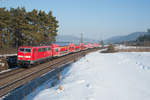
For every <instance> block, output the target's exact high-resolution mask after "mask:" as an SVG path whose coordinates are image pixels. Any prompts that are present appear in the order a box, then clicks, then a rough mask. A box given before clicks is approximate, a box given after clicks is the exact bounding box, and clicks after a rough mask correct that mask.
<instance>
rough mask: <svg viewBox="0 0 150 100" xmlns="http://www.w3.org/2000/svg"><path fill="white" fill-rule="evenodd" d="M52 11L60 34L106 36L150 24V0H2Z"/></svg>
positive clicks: (4, 4) (1, 1) (7, 4)
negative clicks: (57, 22)
mask: <svg viewBox="0 0 150 100" xmlns="http://www.w3.org/2000/svg"><path fill="white" fill-rule="evenodd" d="M18 6H19V7H25V8H26V9H27V10H28V11H31V10H32V9H38V10H44V11H46V12H48V11H50V10H51V11H52V12H53V15H54V16H56V18H57V20H58V21H59V25H60V27H59V33H58V34H60V35H63V34H67V35H68V34H69V35H74V36H78V35H79V36H80V33H83V34H84V37H88V38H92V39H106V38H109V37H111V36H117V35H125V34H129V33H132V32H137V31H146V30H147V28H150V0H0V7H7V8H10V7H13V8H16V7H18Z"/></svg>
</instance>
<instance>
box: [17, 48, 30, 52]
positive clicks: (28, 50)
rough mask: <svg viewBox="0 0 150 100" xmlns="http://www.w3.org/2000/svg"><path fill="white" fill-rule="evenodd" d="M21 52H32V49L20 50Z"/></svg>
mask: <svg viewBox="0 0 150 100" xmlns="http://www.w3.org/2000/svg"><path fill="white" fill-rule="evenodd" d="M19 52H31V48H19Z"/></svg>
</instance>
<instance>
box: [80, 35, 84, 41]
mask: <svg viewBox="0 0 150 100" xmlns="http://www.w3.org/2000/svg"><path fill="white" fill-rule="evenodd" d="M80 42H81V43H83V33H81V41H80Z"/></svg>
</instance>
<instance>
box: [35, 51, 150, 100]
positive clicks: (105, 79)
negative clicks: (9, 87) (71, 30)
mask: <svg viewBox="0 0 150 100" xmlns="http://www.w3.org/2000/svg"><path fill="white" fill-rule="evenodd" d="M149 58H150V53H112V54H111V53H108V54H102V53H99V52H95V53H90V54H88V55H87V56H85V57H84V58H82V59H80V60H79V61H77V62H76V63H74V64H73V65H72V66H71V69H70V70H69V72H68V73H67V75H65V76H66V77H65V79H63V81H62V82H60V85H61V86H62V88H63V90H61V91H60V90H58V86H56V87H53V88H49V89H45V90H43V91H41V92H40V93H39V94H37V96H36V97H35V98H34V100H150V85H149V84H150V78H149V76H150V61H149Z"/></svg>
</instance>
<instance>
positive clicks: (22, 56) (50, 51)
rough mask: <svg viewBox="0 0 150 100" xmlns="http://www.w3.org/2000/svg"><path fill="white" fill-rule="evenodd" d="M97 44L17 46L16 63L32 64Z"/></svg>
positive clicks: (93, 46)
mask: <svg viewBox="0 0 150 100" xmlns="http://www.w3.org/2000/svg"><path fill="white" fill-rule="evenodd" d="M98 46H99V45H98V44H96V43H94V44H93V45H92V44H90V43H89V44H87V45H85V44H84V43H81V44H80V45H74V44H73V43H71V44H69V45H66V46H59V45H58V44H52V45H50V46H21V47H19V48H18V53H17V63H18V64H19V65H25V66H26V65H27V66H28V65H32V64H36V63H39V62H42V61H45V60H48V59H51V58H53V57H58V56H64V55H67V54H69V53H73V52H79V51H81V50H86V49H88V48H96V47H98Z"/></svg>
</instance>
